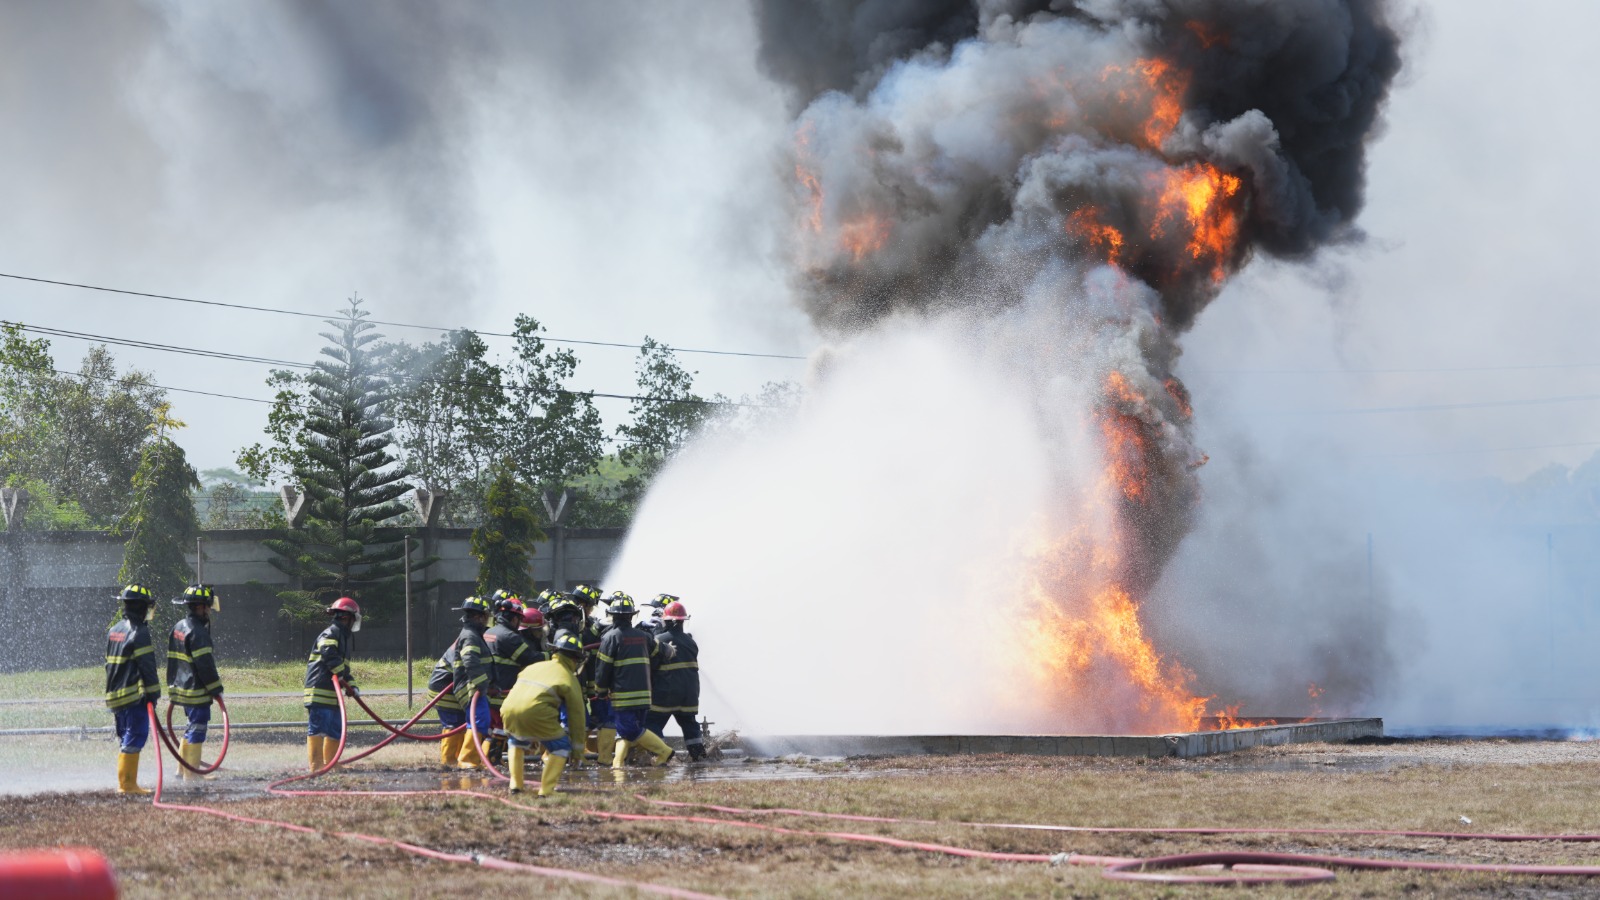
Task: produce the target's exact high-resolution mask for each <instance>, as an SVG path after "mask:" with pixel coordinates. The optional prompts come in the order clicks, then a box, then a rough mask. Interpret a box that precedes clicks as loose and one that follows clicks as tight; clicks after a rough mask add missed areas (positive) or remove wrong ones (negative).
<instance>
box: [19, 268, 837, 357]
mask: <svg viewBox="0 0 1600 900" xmlns="http://www.w3.org/2000/svg"><path fill="white" fill-rule="evenodd" d="M0 278H10V279H12V280H15V281H31V282H34V283H36V284H49V285H55V286H56V287H69V288H77V289H79V290H84V291H100V292H102V293H107V294H121V295H123V296H126V297H145V298H147V299H151V300H172V301H175V302H178V303H193V304H196V305H199V306H217V307H222V308H224V309H242V310H248V311H250V312H260V313H273V314H275V315H281V316H300V317H303V318H307V319H318V320H322V321H327V320H328V319H329V318H332V317H333V316H331V315H330V314H328V313H312V312H305V311H303V310H298V309H282V308H279V307H273V306H251V305H249V304H245V303H224V302H223V301H221V300H197V299H194V298H192V297H175V296H173V295H171V294H152V293H147V292H145V291H130V290H126V289H123V288H113V287H104V286H102V285H95V284H80V283H78V282H73V281H55V280H52V279H49V278H33V277H30V276H27V275H13V274H9V273H6V272H0ZM362 321H365V322H370V323H371V324H373V325H386V326H389V327H391V328H415V329H418V330H420V331H437V332H440V333H445V332H450V331H458V330H460V331H471V332H473V333H474V334H481V335H488V336H490V337H516V334H514V333H512V332H508V331H480V330H478V329H475V328H466V329H456V328H444V327H441V326H438V325H419V324H416V323H414V322H390V321H385V320H383V319H363V320H362ZM539 339H540V340H542V341H546V342H547V343H551V344H575V345H579V346H585V347H620V348H623V349H628V350H642V349H644V347H643V345H641V344H626V343H620V342H617V341H586V340H579V339H577V338H557V337H546V336H544V335H540V336H539ZM668 349H671V350H673V351H674V352H677V353H699V354H703V355H707V356H744V357H751V358H756V359H805V358H806V357H804V356H791V355H789V354H784V353H755V352H751V351H745V350H707V349H703V348H694V347H669V348H668Z"/></svg>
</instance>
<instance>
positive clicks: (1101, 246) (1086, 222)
mask: <svg viewBox="0 0 1600 900" xmlns="http://www.w3.org/2000/svg"><path fill="white" fill-rule="evenodd" d="M1065 227H1066V230H1067V233H1068V234H1070V235H1073V236H1074V237H1077V238H1080V239H1082V240H1083V242H1084V243H1086V244H1087V245H1088V247H1089V251H1090V252H1091V253H1093V254H1094V255H1095V257H1096V258H1099V259H1103V260H1105V261H1106V262H1107V263H1108V264H1110V265H1113V266H1115V265H1118V264H1119V263H1120V262H1121V260H1122V240H1123V238H1122V232H1120V231H1118V230H1117V229H1116V228H1114V227H1112V226H1110V225H1106V224H1104V223H1102V222H1101V221H1100V218H1099V214H1098V213H1097V212H1096V210H1095V209H1093V208H1092V207H1085V208H1083V209H1080V210H1078V211H1077V212H1075V213H1073V214H1072V215H1070V216H1068V217H1067V221H1066V225H1065Z"/></svg>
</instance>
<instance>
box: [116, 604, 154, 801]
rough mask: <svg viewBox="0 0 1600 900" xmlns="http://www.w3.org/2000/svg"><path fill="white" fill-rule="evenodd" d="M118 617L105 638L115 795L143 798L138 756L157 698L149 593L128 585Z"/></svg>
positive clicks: (144, 792)
mask: <svg viewBox="0 0 1600 900" xmlns="http://www.w3.org/2000/svg"><path fill="white" fill-rule="evenodd" d="M116 599H117V600H119V601H121V603H122V612H123V615H122V618H121V619H120V620H119V621H118V622H117V623H116V624H115V625H112V626H111V630H110V631H108V632H107V633H106V708H107V709H110V710H111V712H112V714H113V715H114V716H115V717H116V723H117V740H118V742H119V743H120V744H121V752H120V753H118V754H117V793H119V794H148V793H150V792H149V791H147V790H145V789H144V788H142V787H139V782H138V778H139V754H140V753H142V752H143V751H144V745H145V741H147V740H149V739H150V717H149V712H148V710H149V708H150V706H151V704H153V703H155V702H156V700H157V699H159V698H160V697H161V676H160V675H159V674H157V672H156V656H155V652H156V650H155V647H154V646H153V645H152V644H151V643H150V624H149V619H150V606H151V603H152V602H153V600H154V598H153V597H152V596H151V594H150V590H149V589H148V588H145V587H143V586H141V585H137V584H130V585H128V586H127V587H125V588H123V589H122V593H120V594H118V595H117V596H116Z"/></svg>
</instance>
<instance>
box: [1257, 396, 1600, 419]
mask: <svg viewBox="0 0 1600 900" xmlns="http://www.w3.org/2000/svg"><path fill="white" fill-rule="evenodd" d="M1594 400H1600V394H1571V395H1568V396H1564V397H1533V398H1529V399H1526V400H1478V401H1472V402H1467V403H1428V404H1418V405H1414V406H1353V407H1344V408H1334V409H1279V410H1270V411H1258V412H1256V413H1255V415H1259V416H1358V415H1371V414H1377V413H1409V412H1450V411H1455V410H1463V409H1498V408H1503V407H1512V406H1547V405H1550V404H1556V403H1584V402H1590V401H1594Z"/></svg>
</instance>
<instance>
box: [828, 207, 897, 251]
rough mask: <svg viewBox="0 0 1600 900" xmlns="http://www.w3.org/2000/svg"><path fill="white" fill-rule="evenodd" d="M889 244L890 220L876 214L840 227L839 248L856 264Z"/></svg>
mask: <svg viewBox="0 0 1600 900" xmlns="http://www.w3.org/2000/svg"><path fill="white" fill-rule="evenodd" d="M888 242H889V220H888V219H885V218H883V217H882V216H879V215H877V214H875V213H870V212H869V213H867V214H866V215H864V216H861V217H860V218H856V219H851V220H850V221H848V222H845V223H844V224H843V225H841V226H840V227H839V247H840V249H842V250H844V251H846V252H847V253H849V254H850V258H851V259H853V260H854V261H855V262H861V260H863V259H865V258H866V257H867V256H869V255H871V254H873V253H877V252H878V251H879V250H882V249H883V245H884V244H887V243H888Z"/></svg>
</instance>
